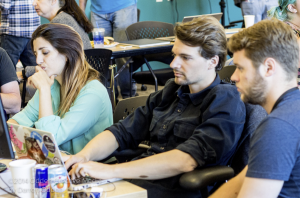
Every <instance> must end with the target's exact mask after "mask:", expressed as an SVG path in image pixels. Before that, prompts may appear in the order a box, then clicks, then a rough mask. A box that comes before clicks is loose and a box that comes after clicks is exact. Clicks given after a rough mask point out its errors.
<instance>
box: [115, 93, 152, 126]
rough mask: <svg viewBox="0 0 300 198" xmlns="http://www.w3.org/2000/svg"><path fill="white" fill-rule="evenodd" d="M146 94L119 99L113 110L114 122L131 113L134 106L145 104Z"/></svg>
mask: <svg viewBox="0 0 300 198" xmlns="http://www.w3.org/2000/svg"><path fill="white" fill-rule="evenodd" d="M147 98H148V96H137V97H132V98H126V99H124V100H120V101H119V102H118V104H117V106H116V108H115V111H114V123H117V122H119V121H120V120H124V119H125V118H126V117H127V116H128V115H130V114H131V113H133V112H134V111H135V109H136V108H138V107H140V106H144V105H145V104H146V101H147Z"/></svg>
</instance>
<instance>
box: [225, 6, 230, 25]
mask: <svg viewBox="0 0 300 198" xmlns="http://www.w3.org/2000/svg"><path fill="white" fill-rule="evenodd" d="M226 6H227V17H228V24H229V23H230V18H229V6H228V0H226Z"/></svg>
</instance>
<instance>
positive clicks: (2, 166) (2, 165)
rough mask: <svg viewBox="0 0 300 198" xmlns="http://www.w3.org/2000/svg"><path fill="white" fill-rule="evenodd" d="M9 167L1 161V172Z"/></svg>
mask: <svg viewBox="0 0 300 198" xmlns="http://www.w3.org/2000/svg"><path fill="white" fill-rule="evenodd" d="M6 169H7V167H6V165H5V164H2V163H0V173H2V172H3V171H5V170H6Z"/></svg>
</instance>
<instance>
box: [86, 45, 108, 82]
mask: <svg viewBox="0 0 300 198" xmlns="http://www.w3.org/2000/svg"><path fill="white" fill-rule="evenodd" d="M84 53H85V56H86V61H87V62H88V63H89V64H90V65H91V66H92V67H93V68H94V69H96V70H97V71H98V72H99V73H100V76H99V78H100V80H101V82H102V83H103V85H104V86H105V87H106V88H107V87H108V85H109V79H110V72H109V65H110V61H111V55H112V51H111V50H108V49H87V50H84Z"/></svg>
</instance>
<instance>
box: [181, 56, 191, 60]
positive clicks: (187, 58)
mask: <svg viewBox="0 0 300 198" xmlns="http://www.w3.org/2000/svg"><path fill="white" fill-rule="evenodd" d="M182 58H183V59H184V60H190V59H191V58H190V57H187V56H183V57H182Z"/></svg>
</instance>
